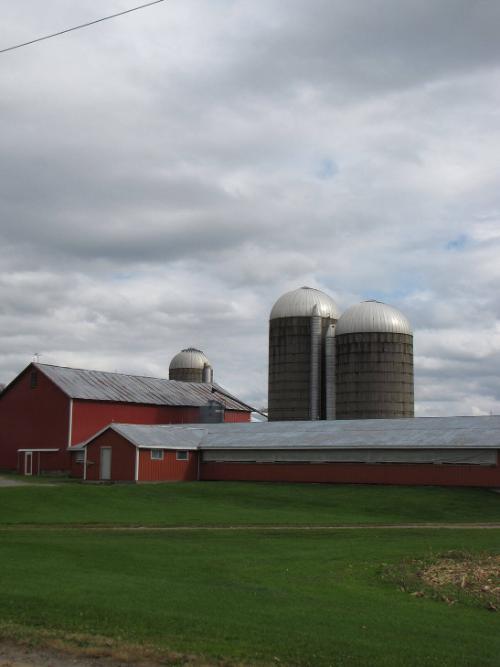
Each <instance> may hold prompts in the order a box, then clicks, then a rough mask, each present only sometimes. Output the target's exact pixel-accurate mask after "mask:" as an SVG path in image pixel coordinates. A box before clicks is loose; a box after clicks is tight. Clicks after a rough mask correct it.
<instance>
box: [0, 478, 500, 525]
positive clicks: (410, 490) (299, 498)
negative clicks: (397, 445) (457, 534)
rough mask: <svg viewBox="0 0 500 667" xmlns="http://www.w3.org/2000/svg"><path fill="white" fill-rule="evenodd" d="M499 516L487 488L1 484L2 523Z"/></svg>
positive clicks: (330, 521)
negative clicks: (9, 485)
mask: <svg viewBox="0 0 500 667" xmlns="http://www.w3.org/2000/svg"><path fill="white" fill-rule="evenodd" d="M499 521H500V494H496V493H492V492H490V491H485V490H482V489H453V488H450V489H445V488H437V487H397V486H392V487H391V486H386V487H381V486H364V485H352V486H349V485H319V484H252V483H237V482H224V483H222V482H201V483H200V482H192V483H185V482H184V483H178V484H157V485H112V486H102V485H85V484H67V483H60V484H58V483H54V485H53V486H49V485H42V486H33V485H28V484H27V485H23V486H18V487H10V488H7V487H6V488H1V487H0V525H1V524H61V525H63V524H126V525H130V524H135V525H137V524H139V525H145V526H155V525H158V526H162V525H165V526H176V525H177V526H204V525H245V524H247V525H272V524H278V525H338V524H364V523H368V524H384V523H387V524H389V523H413V522H419V523H420V522H422V523H425V522H457V523H460V522H499Z"/></svg>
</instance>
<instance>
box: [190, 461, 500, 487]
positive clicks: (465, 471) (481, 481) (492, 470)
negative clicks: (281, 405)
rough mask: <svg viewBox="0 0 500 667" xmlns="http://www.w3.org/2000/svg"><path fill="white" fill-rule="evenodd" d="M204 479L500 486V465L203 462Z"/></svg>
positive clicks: (202, 472) (202, 477) (201, 468)
mask: <svg viewBox="0 0 500 667" xmlns="http://www.w3.org/2000/svg"><path fill="white" fill-rule="evenodd" d="M200 479H202V480H221V481H222V480H225V481H227V480H231V481H256V482H324V483H334V484H402V485H420V484H423V485H433V486H486V487H500V467H499V466H498V465H497V466H491V467H488V466H484V467H483V466H473V465H430V464H413V465H399V464H398V465H396V464H379V465H371V464H348V463H340V464H334V463H319V464H314V463H310V464H299V463H295V464H286V463H201V467H200Z"/></svg>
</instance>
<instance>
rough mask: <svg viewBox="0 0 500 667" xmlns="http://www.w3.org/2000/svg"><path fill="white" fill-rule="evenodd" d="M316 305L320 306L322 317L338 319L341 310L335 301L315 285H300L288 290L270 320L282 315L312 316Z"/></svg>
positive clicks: (276, 305) (278, 301)
mask: <svg viewBox="0 0 500 667" xmlns="http://www.w3.org/2000/svg"><path fill="white" fill-rule="evenodd" d="M314 306H318V311H319V315H320V316H321V317H329V318H331V319H334V320H337V319H338V317H339V310H338V308H337V304H336V303H335V301H334V300H333V299H332V298H331V297H329V296H328V294H325V293H324V292H321V291H320V290H319V289H315V288H314V287H299V288H298V289H294V290H292V291H291V292H286V293H285V294H283V295H282V296H280V298H279V299H278V300H277V301H276V303H275V304H274V306H273V308H272V310H271V315H270V317H269V319H270V320H276V319H278V318H280V317H311V315H312V314H313V310H314Z"/></svg>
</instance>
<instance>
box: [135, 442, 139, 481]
mask: <svg viewBox="0 0 500 667" xmlns="http://www.w3.org/2000/svg"><path fill="white" fill-rule="evenodd" d="M134 478H135V481H136V482H138V481H139V447H136V448H135V474H134Z"/></svg>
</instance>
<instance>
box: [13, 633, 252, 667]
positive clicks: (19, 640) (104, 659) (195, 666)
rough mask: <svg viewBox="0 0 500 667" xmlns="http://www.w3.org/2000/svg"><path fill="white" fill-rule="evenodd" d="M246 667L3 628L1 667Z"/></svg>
mask: <svg viewBox="0 0 500 667" xmlns="http://www.w3.org/2000/svg"><path fill="white" fill-rule="evenodd" d="M35 665H36V667H95V665H103V666H106V667H130V666H131V665H132V666H134V667H160V666H161V665H162V666H165V667H174V666H175V667H244V665H243V664H242V663H234V662H228V661H225V660H217V661H213V660H209V659H205V658H204V657H203V656H197V655H187V654H182V653H177V652H173V651H167V650H164V649H159V648H156V647H153V646H148V645H145V644H130V643H127V642H126V641H123V640H118V639H110V638H107V637H99V636H92V635H85V634H76V633H74V634H72V633H66V634H61V633H56V632H52V631H49V630H42V629H37V628H30V627H26V626H21V625H16V624H13V623H4V624H0V667H32V666H35Z"/></svg>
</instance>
